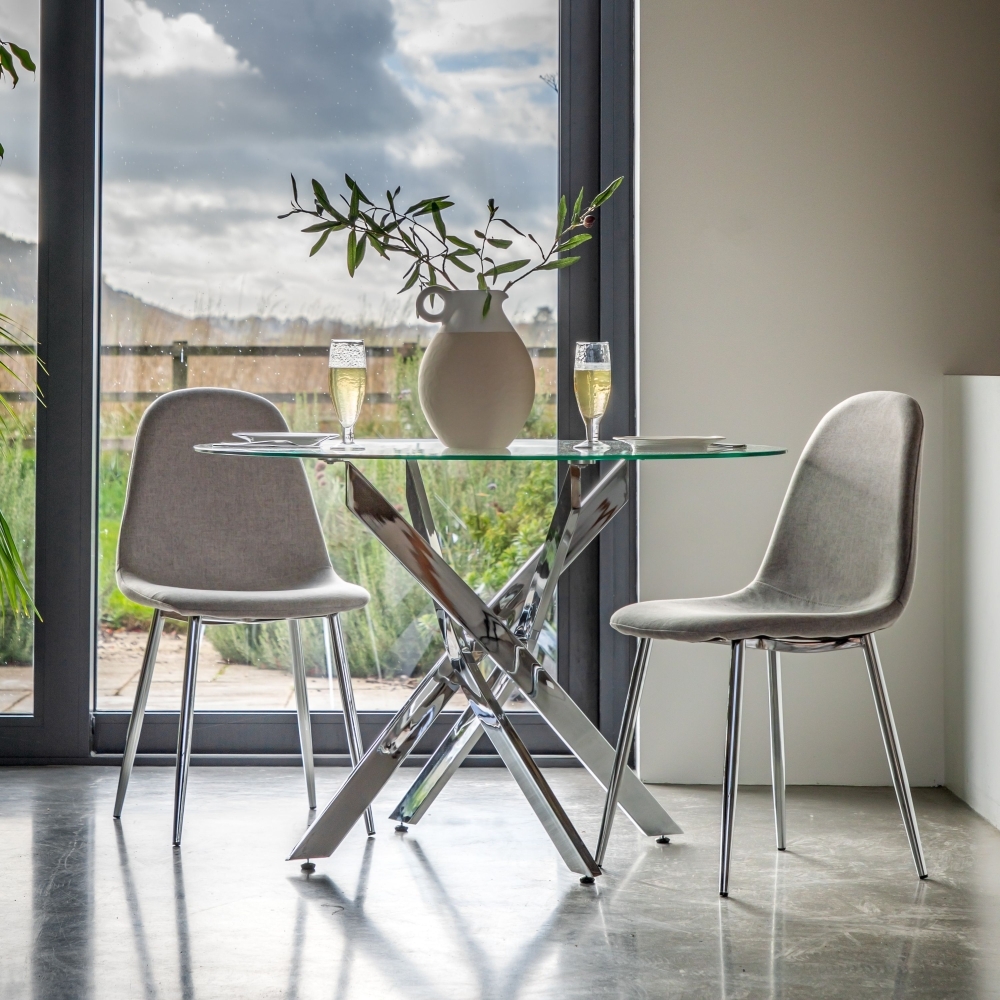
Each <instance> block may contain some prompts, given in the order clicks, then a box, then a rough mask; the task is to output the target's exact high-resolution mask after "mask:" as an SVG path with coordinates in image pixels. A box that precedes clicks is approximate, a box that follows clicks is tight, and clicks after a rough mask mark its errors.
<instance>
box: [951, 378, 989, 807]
mask: <svg viewBox="0 0 1000 1000" xmlns="http://www.w3.org/2000/svg"><path fill="white" fill-rule="evenodd" d="M945 445H946V447H945V513H946V535H945V539H946V553H947V555H946V560H945V566H946V576H945V581H946V587H945V708H946V711H945V770H946V776H947V783H948V787H949V788H951V789H952V790H953V791H954V792H955V793H956V794H957V795H960V796H961V797H962V798H963V799H965V801H966V802H968V803H969V805H971V806H972V808H973V809H975V810H976V811H977V812H978V813H980V814H981V815H983V816H985V817H986V818H987V819H988V820H989V821H990V822H991V823H992V824H993V825H994V826H1000V714H998V713H1000V645H998V636H1000V629H998V625H1000V452H998V446H1000V378H997V377H995V376H986V375H978V376H976V375H974V376H951V377H948V378H946V379H945Z"/></svg>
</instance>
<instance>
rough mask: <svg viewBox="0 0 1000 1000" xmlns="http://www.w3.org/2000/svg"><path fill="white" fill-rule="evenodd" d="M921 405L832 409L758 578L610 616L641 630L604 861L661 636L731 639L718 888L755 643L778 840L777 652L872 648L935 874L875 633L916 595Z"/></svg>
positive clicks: (886, 729)
mask: <svg viewBox="0 0 1000 1000" xmlns="http://www.w3.org/2000/svg"><path fill="white" fill-rule="evenodd" d="M923 426H924V421H923V415H922V414H921V412H920V407H919V406H918V405H917V403H916V401H915V400H913V399H911V398H910V397H909V396H904V395H901V394H900V393H897V392H866V393H863V394H862V395H860V396H853V397H851V398H850V399H847V400H845V401H844V402H843V403H841V404H840V405H839V406H836V407H834V408H833V409H832V410H831V411H830V412H829V413H828V414H827V415H826V416H825V417H824V418H823V419H822V421H820V424H819V426H818V427H817V428H816V430H815V431H814V432H813V435H812V437H811V438H810V439H809V442H808V443H807V444H806V447H805V450H804V451H803V452H802V457H801V458H800V459H799V463H798V465H797V466H796V469H795V473H794V475H793V476H792V481H791V484H790V485H789V487H788V492H787V493H786V495H785V500H784V503H783V504H782V507H781V511H780V513H779V514H778V523H777V524H776V526H775V528H774V534H773V535H772V536H771V543H770V545H769V546H768V549H767V552H766V554H765V555H764V562H763V564H762V565H761V567H760V570H759V571H758V573H757V576H756V577H755V579H754V580H753V582H752V583H751V584H750V585H749V586H747V587H744V588H743V589H742V590H739V591H737V592H736V593H735V594H727V595H725V596H723V597H702V598H695V599H691V600H673V601H643V602H641V603H639V604H630V605H628V606H627V607H624V608H620V609H619V610H618V611H616V612H615V614H614V615H613V616H612V618H611V624H612V626H613V627H614V628H615V629H617V630H618V631H619V632H622V633H624V634H625V635H633V636H636V637H637V638H638V639H639V648H638V652H637V655H636V660H635V666H634V667H633V670H632V678H631V682H630V684H629V691H628V697H627V699H626V708H625V715H624V718H623V720H622V729H621V734H620V736H619V741H618V751H617V754H616V757H615V766H614V769H613V771H612V778H611V781H610V783H609V786H608V796H607V800H606V802H605V810H604V820H603V823H602V824H601V833H600V838H599V841H598V849H597V855H596V860H597V863H598V864H601V863H602V861H603V860H604V853H605V851H606V849H607V844H608V839H609V837H610V835H611V826H612V823H613V821H614V816H615V808H616V804H617V797H618V785H619V782H620V781H621V774H622V771H623V770H624V767H625V761H626V758H627V756H628V753H629V750H630V747H631V743H632V738H633V735H634V732H635V720H636V715H637V712H638V708H639V699H640V696H641V693H642V683H643V679H644V677H645V673H646V664H647V661H648V658H649V646H650V641H651V640H652V639H676V640H679V641H680V642H720V643H727V644H729V645H730V646H731V649H732V663H731V668H730V674H729V716H728V726H727V734H726V758H725V770H724V776H723V789H722V793H723V794H722V838H721V839H722V843H721V849H720V855H721V856H720V871H719V893H720V894H721V895H723V896H726V895H728V894H729V862H730V855H731V853H732V834H733V816H734V811H735V808H736V790H737V784H738V780H739V752H740V713H741V711H742V704H743V672H744V661H745V650H746V649H747V648H751V649H764V650H766V651H767V669H768V694H769V702H770V716H771V778H772V786H773V795H774V822H775V833H776V837H777V842H778V850H784V848H785V757H784V740H783V735H782V719H781V667H780V663H779V659H778V658H779V654H780V653H782V652H789V653H811V652H825V651H828V650H836V649H847V648H851V647H861V649H862V650H863V651H864V655H865V662H866V664H867V667H868V676H869V679H870V681H871V686H872V692H873V693H874V695H875V707H876V710H877V712H878V719H879V725H880V727H881V730H882V739H883V741H884V743H885V750H886V754H887V756H888V758H889V769H890V771H891V772H892V782H893V785H894V786H895V789H896V797H897V799H898V801H899V808H900V811H901V812H902V814H903V824H904V826H905V828H906V835H907V838H908V839H909V842H910V850H911V851H912V853H913V863H914V865H915V866H916V869H917V874H918V875H919V876H920V878H926V877H927V869H926V867H925V865H924V857H923V848H922V846H921V843H920V833H919V831H918V829H917V820H916V817H915V816H914V812H913V800H912V798H911V796H910V787H909V784H908V783H907V778H906V768H905V767H904V765H903V755H902V753H901V751H900V748H899V739H898V737H897V735H896V727H895V724H894V723H893V719H892V709H891V708H890V706H889V696H888V694H887V693H886V688H885V678H884V676H883V674H882V666H881V664H880V662H879V657H878V649H877V648H876V645H875V635H874V633H875V632H876V631H878V630H879V629H883V628H886V627H887V626H889V625H891V624H892V623H893V622H895V621H896V619H897V618H899V616H900V615H901V614H902V612H903V609H904V608H905V607H906V602H907V599H908V598H909V596H910V589H911V587H912V586H913V573H914V567H915V564H916V522H917V489H918V481H919V474H920V442H921V438H922V436H923Z"/></svg>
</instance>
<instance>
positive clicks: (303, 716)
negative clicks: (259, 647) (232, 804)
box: [288, 618, 316, 809]
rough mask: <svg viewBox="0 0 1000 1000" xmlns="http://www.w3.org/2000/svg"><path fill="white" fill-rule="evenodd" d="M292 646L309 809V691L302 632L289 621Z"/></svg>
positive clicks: (312, 771) (312, 786)
mask: <svg viewBox="0 0 1000 1000" xmlns="http://www.w3.org/2000/svg"><path fill="white" fill-rule="evenodd" d="M288 632H289V635H290V637H291V645H292V677H293V679H294V681H295V708H296V712H297V713H298V719H299V751H300V752H301V754H302V771H303V773H304V774H305V778H306V797H307V798H308V800H309V808H310V809H315V808H316V764H315V760H314V758H313V737H312V720H311V719H310V718H309V691H308V689H307V688H306V661H305V657H304V656H303V654H302V630H301V626H300V625H299V623H298V621H296V620H295V619H294V618H293V619H289V622H288Z"/></svg>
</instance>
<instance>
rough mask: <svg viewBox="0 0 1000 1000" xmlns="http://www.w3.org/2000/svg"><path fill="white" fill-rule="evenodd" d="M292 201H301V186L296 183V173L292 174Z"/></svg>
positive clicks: (295, 202) (296, 202)
mask: <svg viewBox="0 0 1000 1000" xmlns="http://www.w3.org/2000/svg"><path fill="white" fill-rule="evenodd" d="M292 202H293V203H294V204H296V205H297V204H298V203H299V186H298V184H296V183H295V174H292Z"/></svg>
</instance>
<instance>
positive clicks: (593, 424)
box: [583, 417, 601, 444]
mask: <svg viewBox="0 0 1000 1000" xmlns="http://www.w3.org/2000/svg"><path fill="white" fill-rule="evenodd" d="M583 425H584V427H585V428H586V432H587V444H597V442H598V441H599V440H600V439H601V418H600V417H594V418H593V419H592V420H584V422H583Z"/></svg>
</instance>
